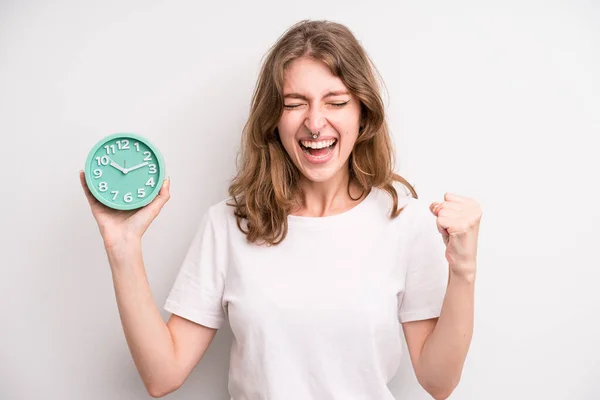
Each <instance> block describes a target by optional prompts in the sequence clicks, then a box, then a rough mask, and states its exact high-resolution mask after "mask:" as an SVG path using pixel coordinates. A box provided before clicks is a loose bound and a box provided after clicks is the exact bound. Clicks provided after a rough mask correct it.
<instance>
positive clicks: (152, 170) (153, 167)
mask: <svg viewBox="0 0 600 400" xmlns="http://www.w3.org/2000/svg"><path fill="white" fill-rule="evenodd" d="M148 168H150V173H151V174H155V173H156V164H150V165H148Z"/></svg>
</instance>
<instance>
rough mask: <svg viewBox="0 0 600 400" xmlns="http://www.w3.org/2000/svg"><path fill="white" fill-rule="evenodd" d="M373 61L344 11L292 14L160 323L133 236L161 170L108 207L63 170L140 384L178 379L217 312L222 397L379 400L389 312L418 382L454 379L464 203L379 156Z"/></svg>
mask: <svg viewBox="0 0 600 400" xmlns="http://www.w3.org/2000/svg"><path fill="white" fill-rule="evenodd" d="M374 71H375V68H374V67H373V66H372V64H371V62H370V60H369V58H368V56H367V54H366V53H365V51H364V50H363V48H362V47H361V46H360V44H359V43H358V41H357V40H356V38H355V37H354V36H353V34H352V33H351V32H350V31H349V30H348V29H347V28H346V27H345V26H343V25H340V24H336V23H332V22H326V21H302V22H300V23H298V24H296V25H294V26H292V27H291V28H290V29H289V30H288V31H286V32H285V34H284V35H283V36H282V37H281V38H279V40H278V42H277V43H276V44H275V45H274V46H273V47H272V48H271V49H270V52H269V54H268V57H267V58H266V60H265V63H264V65H263V67H262V70H261V73H260V77H259V79H258V82H257V86H256V90H255V93H254V96H253V99H252V105H251V111H250V116H249V119H248V122H247V124H246V126H245V129H244V132H243V143H242V151H241V163H240V167H239V171H238V174H237V176H236V177H235V178H234V179H233V181H232V182H231V186H230V188H229V193H230V197H229V198H228V199H225V200H223V201H221V202H219V203H218V204H215V205H213V206H211V207H210V208H209V209H208V210H206V211H205V212H204V216H203V218H202V220H201V223H200V226H199V229H198V231H197V234H196V235H195V237H194V239H193V241H192V243H191V246H190V248H189V251H188V253H187V256H186V258H185V261H184V263H183V265H182V266H181V269H180V271H179V274H178V276H177V279H176V281H175V283H174V286H173V288H172V290H171V292H170V294H169V296H168V299H167V300H166V303H165V309H166V310H168V311H169V312H171V313H172V315H171V317H170V318H169V320H168V322H167V323H165V322H164V321H163V320H162V318H161V316H160V314H159V310H158V309H157V307H156V306H155V304H154V300H153V297H152V295H151V292H150V289H149V285H148V282H147V279H146V276H145V270H144V264H143V259H142V249H141V238H142V236H143V234H144V232H145V231H146V229H147V228H148V226H149V225H150V224H151V222H152V221H153V220H154V218H155V217H156V216H157V215H158V214H159V212H160V210H161V209H162V207H163V206H164V204H165V203H166V202H167V201H168V199H169V196H170V194H169V181H168V180H166V181H165V182H164V184H163V187H162V189H161V192H160V195H159V196H158V197H157V198H156V199H155V200H154V201H153V202H152V203H151V204H149V205H148V206H146V207H144V208H142V209H140V210H138V211H131V212H116V211H113V210H110V209H107V208H106V207H104V206H102V205H101V204H100V203H98V202H97V201H95V200H94V198H93V197H92V196H91V195H90V193H89V192H88V190H87V187H86V185H85V181H84V177H83V173H81V174H80V178H81V182H82V186H83V188H84V191H85V192H86V195H87V198H88V200H89V202H90V206H91V209H92V212H93V215H94V217H95V218H96V221H97V222H98V225H99V228H100V231H101V233H102V237H103V240H104V245H105V248H106V251H107V255H108V260H109V264H110V266H111V271H112V274H113V279H114V287H115V293H116V299H117V304H118V308H119V312H120V315H121V321H122V324H123V329H124V332H125V336H126V338H127V342H128V344H129V348H130V350H131V353H132V356H133V359H134V361H135V364H136V366H137V369H138V371H139V373H140V376H141V377H142V379H143V381H144V383H145V385H146V387H147V389H148V391H149V393H150V394H151V395H152V396H154V397H159V396H163V395H165V394H167V393H170V392H172V391H174V390H176V389H177V388H178V387H180V386H181V385H182V384H183V383H184V381H185V380H186V378H187V377H188V375H189V374H190V372H191V371H192V369H193V368H194V366H195V365H196V364H197V363H198V362H199V361H200V359H201V358H202V355H203V354H204V352H205V351H206V349H207V347H208V346H209V344H210V343H211V341H212V339H213V337H214V335H215V333H216V331H217V329H218V328H219V327H221V326H222V324H223V323H224V322H225V320H228V322H229V324H230V326H231V329H232V331H233V335H234V340H233V345H232V348H231V358H230V372H229V392H230V394H231V398H232V399H235V400H245V399H248V400H250V399H270V400H293V399H302V400H306V399H317V400H320V399H343V400H348V399H370V400H374V399H393V396H392V394H391V393H390V391H389V389H388V387H387V383H388V381H389V380H390V379H391V378H392V377H393V376H394V374H395V373H396V371H397V369H398V366H399V363H400V357H401V331H400V328H402V329H403V332H404V336H405V338H406V342H407V346H408V349H409V353H410V359H411V361H412V365H413V367H414V370H415V373H416V376H417V378H418V381H419V382H420V384H421V385H422V386H423V388H424V389H425V390H427V391H428V392H429V393H430V394H431V395H432V396H433V397H434V398H436V399H444V398H446V397H448V396H449V395H450V393H451V392H452V391H453V390H454V388H455V387H456V385H457V384H458V382H459V379H460V376H461V372H462V368H463V364H464V360H465V357H466V354H467V351H468V348H469V345H470V340H471V336H472V331H473V294H474V280H475V269H476V267H475V266H476V251H477V237H478V229H479V221H480V219H481V208H480V206H479V204H478V203H477V202H476V201H474V200H473V199H469V198H465V197H462V196H458V195H454V194H451V193H446V194H445V196H444V200H443V201H441V202H439V203H438V202H435V203H433V204H431V205H430V206H429V207H428V205H426V204H424V203H423V202H422V201H421V200H419V199H418V196H417V194H416V192H415V190H414V188H413V187H412V186H411V185H410V184H409V183H408V182H407V181H406V180H405V179H403V178H402V177H400V176H399V175H397V174H395V173H394V172H393V168H394V166H393V164H394V162H393V160H394V151H393V148H392V147H393V146H392V144H391V139H390V136H389V133H388V128H387V125H386V121H385V114H384V106H383V103H382V100H381V97H380V94H379V87H378V81H377V79H376V76H375V72H374ZM399 188H402V189H403V190H401V192H400V194H399V191H398V189H399ZM436 228H437V229H436Z"/></svg>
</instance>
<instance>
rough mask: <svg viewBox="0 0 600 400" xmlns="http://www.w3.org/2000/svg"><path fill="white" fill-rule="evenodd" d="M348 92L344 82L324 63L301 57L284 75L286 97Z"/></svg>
mask: <svg viewBox="0 0 600 400" xmlns="http://www.w3.org/2000/svg"><path fill="white" fill-rule="evenodd" d="M344 90H347V88H346V85H344V83H343V82H342V80H341V79H340V78H339V77H338V76H335V75H334V74H333V73H332V72H331V70H330V69H329V67H328V66H327V65H326V64H325V63H324V62H322V61H319V60H315V59H313V58H308V57H301V58H297V59H295V60H294V61H292V62H291V63H290V64H289V65H288V66H287V68H286V69H285V71H284V74H283V91H284V95H285V94H287V93H290V92H297V93H303V94H311V95H315V96H317V95H323V94H325V93H327V92H331V91H344Z"/></svg>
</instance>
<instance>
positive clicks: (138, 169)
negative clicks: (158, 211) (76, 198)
mask: <svg viewBox="0 0 600 400" xmlns="http://www.w3.org/2000/svg"><path fill="white" fill-rule="evenodd" d="M164 177H165V163H164V160H163V158H162V155H161V154H160V152H159V150H158V149H157V148H156V146H154V145H153V144H152V143H151V142H150V141H149V140H148V139H146V138H144V137H142V136H141V135H138V134H134V133H115V134H112V135H109V136H106V137H105V138H103V139H102V140H100V141H99V142H98V143H96V144H95V145H94V147H92V149H91V150H90V152H89V154H88V156H87V160H86V162H85V181H86V183H87V186H88V188H89V189H90V192H91V193H92V195H93V196H94V197H95V198H96V199H98V201H100V202H101V203H102V204H104V205H105V206H108V207H110V208H114V209H116V210H134V209H136V208H141V207H144V206H145V205H147V204H149V203H150V202H151V201H152V200H153V199H154V198H155V197H156V196H157V195H158V192H159V191H160V188H161V186H162V182H163V180H164Z"/></svg>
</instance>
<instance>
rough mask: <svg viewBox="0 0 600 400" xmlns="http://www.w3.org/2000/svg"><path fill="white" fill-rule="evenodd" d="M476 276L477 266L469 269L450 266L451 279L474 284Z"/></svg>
mask: <svg viewBox="0 0 600 400" xmlns="http://www.w3.org/2000/svg"><path fill="white" fill-rule="evenodd" d="M476 276H477V273H476V270H475V265H473V266H468V267H465V266H460V267H456V266H453V265H450V279H454V280H461V281H463V282H465V283H474V282H475V278H476Z"/></svg>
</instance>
